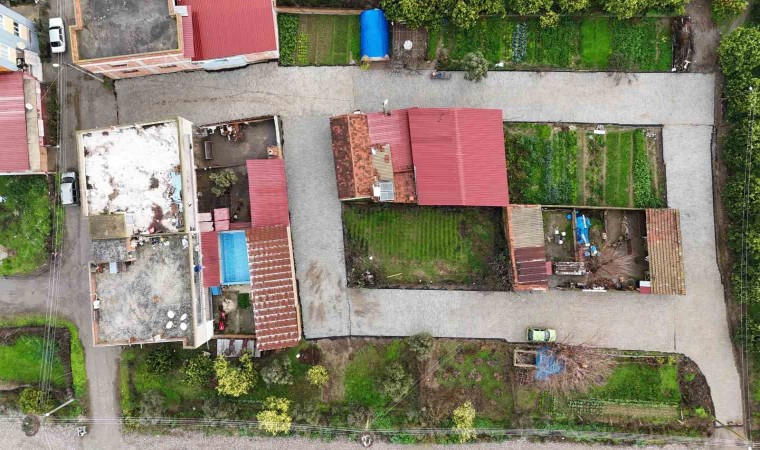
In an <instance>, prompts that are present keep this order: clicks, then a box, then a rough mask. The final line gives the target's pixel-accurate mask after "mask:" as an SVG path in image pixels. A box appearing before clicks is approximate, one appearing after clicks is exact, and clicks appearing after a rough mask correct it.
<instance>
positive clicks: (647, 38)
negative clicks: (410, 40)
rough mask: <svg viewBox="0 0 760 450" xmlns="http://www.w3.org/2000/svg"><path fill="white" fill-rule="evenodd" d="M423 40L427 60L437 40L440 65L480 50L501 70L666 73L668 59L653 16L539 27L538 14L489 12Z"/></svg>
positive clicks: (665, 25) (665, 30) (667, 42)
mask: <svg viewBox="0 0 760 450" xmlns="http://www.w3.org/2000/svg"><path fill="white" fill-rule="evenodd" d="M439 34H440V35H441V36H442V38H439ZM428 42H429V47H430V48H429V51H428V57H430V58H431V59H432V57H433V56H435V54H436V51H435V48H436V47H435V46H436V45H440V46H441V47H442V48H445V49H446V50H447V51H448V58H447V59H445V60H439V65H440V66H441V68H445V69H458V68H459V62H458V61H460V60H461V59H462V58H463V57H464V55H465V54H467V53H469V52H472V51H482V52H483V55H484V56H485V57H486V59H488V60H489V61H490V62H491V63H492V64H497V63H503V66H502V67H503V68H504V69H531V68H555V69H589V70H607V69H611V70H620V71H643V72H652V71H662V72H667V71H670V66H671V62H672V49H671V36H670V26H669V21H668V19H656V18H644V19H632V20H627V21H619V20H615V19H612V18H608V17H590V18H586V19H578V18H562V19H561V20H560V23H559V25H558V26H556V27H554V28H541V26H540V25H539V22H538V19H527V20H524V19H517V18H513V17H508V18H500V17H488V18H485V19H481V20H480V21H479V22H478V23H476V24H475V25H474V26H473V27H472V28H470V29H467V30H462V29H457V28H453V27H447V26H446V25H444V26H443V29H442V30H441V31H440V32H439V31H437V30H436V31H434V32H433V33H431V34H430V35H429V41H428Z"/></svg>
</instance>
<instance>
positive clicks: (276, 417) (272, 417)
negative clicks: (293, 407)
mask: <svg viewBox="0 0 760 450" xmlns="http://www.w3.org/2000/svg"><path fill="white" fill-rule="evenodd" d="M264 408H266V409H265V410H264V411H261V412H260V413H258V414H256V420H258V421H259V429H261V430H264V431H266V432H267V433H270V434H272V435H275V434H280V433H287V432H288V431H290V424H291V422H292V419H291V418H290V415H289V414H288V410H289V409H290V400H287V399H284V398H277V397H268V398H267V399H266V400H265V401H264Z"/></svg>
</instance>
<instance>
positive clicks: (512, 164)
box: [504, 124, 665, 208]
mask: <svg viewBox="0 0 760 450" xmlns="http://www.w3.org/2000/svg"><path fill="white" fill-rule="evenodd" d="M504 136H505V146H506V151H507V172H508V174H509V184H510V201H511V202H512V203H525V204H541V205H578V206H616V207H635V208H649V207H663V206H665V198H664V195H665V189H664V186H665V178H664V168H663V166H662V164H661V163H660V161H661V156H660V154H659V149H658V146H657V142H658V139H657V136H658V131H654V130H648V129H647V130H645V129H631V128H624V127H606V129H605V130H604V134H599V133H595V132H594V128H593V127H591V126H588V125H577V126H576V125H569V126H568V125H562V126H551V125H542V124H505V126H504Z"/></svg>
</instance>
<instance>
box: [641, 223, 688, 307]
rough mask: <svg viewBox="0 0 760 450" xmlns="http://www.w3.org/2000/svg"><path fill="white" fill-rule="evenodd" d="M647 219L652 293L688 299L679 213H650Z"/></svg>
mask: <svg viewBox="0 0 760 450" xmlns="http://www.w3.org/2000/svg"><path fill="white" fill-rule="evenodd" d="M646 218H647V251H648V253H649V271H650V274H651V282H652V293H653V294H664V295H674V294H675V295H686V279H685V276H684V263H683V248H682V247H681V218H680V213H679V211H678V210H677V209H647V210H646Z"/></svg>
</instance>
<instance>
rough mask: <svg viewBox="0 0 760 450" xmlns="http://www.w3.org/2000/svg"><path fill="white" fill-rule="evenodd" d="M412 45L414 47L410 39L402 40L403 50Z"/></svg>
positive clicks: (410, 47) (408, 48) (409, 48)
mask: <svg viewBox="0 0 760 450" xmlns="http://www.w3.org/2000/svg"><path fill="white" fill-rule="evenodd" d="M412 47H414V43H412V41H410V40H409V39H407V40H405V41H404V50H407V51H409V50H411V49H412Z"/></svg>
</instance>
